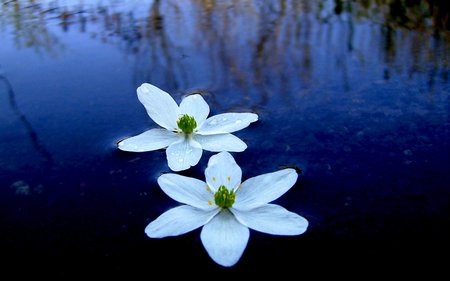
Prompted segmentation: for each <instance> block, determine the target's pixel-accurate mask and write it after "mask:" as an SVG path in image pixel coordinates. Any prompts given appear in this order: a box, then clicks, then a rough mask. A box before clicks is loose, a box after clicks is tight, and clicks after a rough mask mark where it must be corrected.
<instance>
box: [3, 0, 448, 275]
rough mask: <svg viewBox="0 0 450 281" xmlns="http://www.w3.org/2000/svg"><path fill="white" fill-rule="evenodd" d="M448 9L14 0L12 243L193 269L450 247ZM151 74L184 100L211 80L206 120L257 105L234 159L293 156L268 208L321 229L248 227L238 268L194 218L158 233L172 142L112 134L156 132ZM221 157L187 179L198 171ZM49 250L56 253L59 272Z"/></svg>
mask: <svg viewBox="0 0 450 281" xmlns="http://www.w3.org/2000/svg"><path fill="white" fill-rule="evenodd" d="M442 3H443V4H441V2H440V1H369V0H366V1H337V0H336V1H307V0H305V1H289V0H280V1H231V0H230V1H227V0H224V1H206V0H204V1H201V0H191V1H113V0H111V1H69V0H67V1H20V0H17V1H1V6H0V38H1V39H0V219H1V221H0V223H1V231H0V241H1V242H0V248H1V252H2V254H3V255H4V256H5V257H7V258H9V259H10V261H13V262H12V264H15V265H17V263H18V262H19V264H22V265H36V264H38V265H39V266H40V270H41V271H44V272H45V273H47V274H58V275H59V276H61V275H64V276H69V275H70V274H71V273H72V272H73V270H74V269H77V270H78V271H80V270H83V269H91V270H92V269H94V270H96V271H98V272H104V271H107V272H108V273H113V274H115V273H126V272H134V273H141V272H144V273H145V272H154V273H155V272H166V271H165V270H166V268H167V265H169V264H170V265H175V267H176V268H180V270H184V271H186V272H187V273H189V272H205V274H217V273H220V274H229V275H230V276H234V275H236V274H239V273H244V272H246V273H248V272H250V273H274V272H280V271H283V272H287V273H290V272H291V273H294V272H296V270H298V264H304V263H307V264H308V262H309V263H311V264H314V265H321V264H322V265H324V264H326V261H333V260H336V261H340V262H342V263H343V264H347V265H351V264H354V263H355V262H356V263H357V262H358V261H359V262H360V261H362V260H368V259H371V258H374V259H376V260H378V261H380V260H381V261H387V262H390V264H395V263H396V262H397V261H401V260H407V261H409V262H417V263H419V262H420V261H422V260H425V259H433V258H434V257H436V256H438V255H440V254H446V253H447V252H446V250H445V249H446V248H447V247H448V237H449V234H450V231H449V223H450V216H449V214H450V208H449V195H450V191H449V183H450V181H449V174H450V173H449V164H450V159H449V153H450V152H449V93H450V81H449V70H450V68H449V64H450V58H449V55H450V33H449V31H448V30H449V21H448V11H449V9H448V4H446V3H445V1H442ZM143 82H148V83H152V84H154V85H156V86H158V87H160V88H162V89H164V90H165V91H167V92H169V93H171V94H172V95H173V97H174V98H175V100H176V101H177V102H180V101H181V99H182V97H184V96H185V95H187V94H190V93H193V92H200V93H202V95H203V96H204V98H205V100H206V101H207V102H208V104H209V105H210V107H211V114H218V113H224V112H230V111H236V112H248V111H252V112H256V113H258V115H259V117H260V118H259V121H258V122H257V123H255V124H252V125H251V126H249V127H248V128H247V129H245V130H242V131H239V132H237V133H236V135H237V136H238V137H240V138H242V139H243V140H245V142H246V143H247V145H248V149H247V150H246V151H245V152H243V153H234V157H235V159H236V161H237V163H238V164H239V165H240V166H241V168H242V170H243V178H244V179H246V178H249V177H252V176H256V175H259V174H262V173H267V172H272V171H275V170H278V169H280V168H283V167H295V168H297V169H298V171H299V172H301V175H300V177H299V180H298V182H297V184H296V185H295V186H294V187H293V188H292V189H291V190H290V191H289V192H287V193H286V194H285V195H284V196H283V197H281V198H280V199H278V200H277V201H275V203H279V204H281V205H283V206H284V207H286V208H287V209H289V210H291V211H293V212H296V213H298V214H300V215H302V216H304V217H306V218H307V219H308V220H309V222H310V227H309V229H308V231H307V232H306V233H305V234H304V235H301V236H295V237H282V236H280V237H277V236H270V235H266V234H261V233H258V232H256V231H251V235H250V241H249V244H248V246H247V249H246V251H245V252H244V255H243V256H242V258H241V260H240V261H239V263H238V264H237V265H236V266H235V267H233V268H230V269H224V268H222V267H220V266H218V265H216V264H215V263H214V262H213V261H212V260H211V259H209V257H208V256H207V254H206V251H205V250H204V249H203V247H202V244H201V241H200V238H199V234H200V231H199V230H196V231H193V232H192V233H189V234H186V235H183V236H180V237H175V238H166V239H150V238H148V237H146V236H145V233H144V228H145V226H146V225H147V224H148V223H149V222H150V221H152V220H154V219H155V218H156V217H157V216H159V215H160V214H161V213H163V212H164V211H166V210H168V209H169V208H171V207H174V206H177V203H176V202H174V201H173V200H172V199H170V198H169V197H168V196H166V195H165V194H164V193H163V192H162V191H161V190H160V189H159V187H158V185H157V184H156V179H157V177H158V176H159V175H160V174H161V173H165V172H170V170H169V168H168V166H167V162H166V159H165V152H164V151H155V152H147V153H126V152H121V151H119V150H118V149H117V147H116V143H117V141H119V140H121V139H123V138H125V137H128V136H132V135H136V134H138V133H141V132H143V131H144V130H147V129H150V128H153V127H156V125H155V123H153V122H152V121H151V120H150V119H149V118H148V116H147V114H146V112H145V110H144V108H143V106H142V104H140V103H139V101H138V99H137V96H136V88H137V87H138V86H139V85H140V84H141V83H143ZM211 155H212V153H210V152H204V154H203V157H202V159H201V161H200V163H199V164H198V165H197V166H195V167H193V168H191V169H190V170H188V171H185V172H183V173H182V174H184V175H188V176H192V177H196V178H199V179H202V178H203V177H204V175H203V171H204V169H205V167H206V164H207V161H208V159H209V157H210V156H211ZM344 256H345V257H347V258H346V259H344V258H343V257H344ZM56 260H59V261H63V265H59V266H51V265H52V264H53V263H52V262H54V261H56ZM73 260H75V262H74V261H73ZM343 260H347V261H348V262H344V261H343ZM130 261H140V262H143V263H145V266H140V265H138V263H134V262H133V263H131V264H130ZM437 261H438V260H437ZM99 262H100V263H102V264H99ZM103 262H106V263H107V264H106V265H105V266H104V267H102V266H103ZM139 264H140V263H139Z"/></svg>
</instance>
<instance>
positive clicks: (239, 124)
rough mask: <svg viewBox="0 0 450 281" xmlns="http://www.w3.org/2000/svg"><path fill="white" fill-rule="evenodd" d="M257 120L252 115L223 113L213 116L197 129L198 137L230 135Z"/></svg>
mask: <svg viewBox="0 0 450 281" xmlns="http://www.w3.org/2000/svg"><path fill="white" fill-rule="evenodd" d="M257 120H258V115H256V114H254V113H223V114H218V115H214V116H212V117H209V118H208V119H206V121H205V122H204V123H203V124H202V125H201V126H200V127H199V128H198V134H200V135H215V134H225V133H232V132H236V131H239V130H242V129H244V128H245V127H247V126H248V125H250V123H252V122H255V121H257Z"/></svg>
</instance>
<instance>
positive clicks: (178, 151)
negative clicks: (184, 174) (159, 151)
mask: <svg viewBox="0 0 450 281" xmlns="http://www.w3.org/2000/svg"><path fill="white" fill-rule="evenodd" d="M202 152H203V150H202V146H201V145H200V144H199V143H198V142H196V141H195V140H193V139H187V138H185V137H183V139H182V140H180V141H177V142H174V143H172V144H171V145H169V147H168V148H167V150H166V156H167V161H168V163H169V168H170V169H172V170H173V171H182V170H186V169H189V168H190V167H191V166H194V165H196V164H197V163H198V161H200V158H201V157H202Z"/></svg>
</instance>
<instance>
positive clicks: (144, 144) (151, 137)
mask: <svg viewBox="0 0 450 281" xmlns="http://www.w3.org/2000/svg"><path fill="white" fill-rule="evenodd" d="M177 140H178V136H177V134H175V133H173V132H170V131H167V130H166V129H151V130H148V131H146V132H143V133H142V134H140V135H137V136H134V137H131V138H128V139H124V140H123V141H121V142H119V144H118V147H119V149H120V150H124V151H132V152H143V151H152V150H157V149H161V148H166V147H168V146H169V145H170V144H171V143H174V142H176V141H177Z"/></svg>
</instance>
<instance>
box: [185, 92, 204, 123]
mask: <svg viewBox="0 0 450 281" xmlns="http://www.w3.org/2000/svg"><path fill="white" fill-rule="evenodd" d="M179 114H180V115H183V114H187V115H190V116H192V117H194V119H195V121H196V122H197V127H200V126H201V125H202V124H203V122H205V120H206V117H208V114H209V106H208V104H207V103H206V101H205V100H204V99H203V97H202V96H200V95H190V96H187V97H185V98H184V99H183V100H182V101H181V104H180V113H179Z"/></svg>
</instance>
